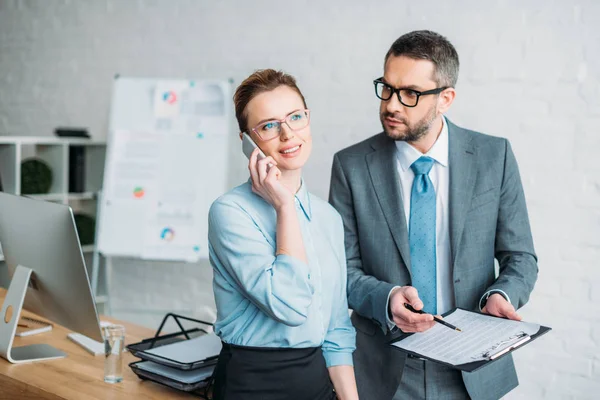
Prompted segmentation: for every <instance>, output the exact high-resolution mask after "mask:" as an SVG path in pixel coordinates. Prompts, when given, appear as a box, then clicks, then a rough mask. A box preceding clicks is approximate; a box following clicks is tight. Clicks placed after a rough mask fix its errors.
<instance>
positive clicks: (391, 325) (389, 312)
mask: <svg viewBox="0 0 600 400" xmlns="http://www.w3.org/2000/svg"><path fill="white" fill-rule="evenodd" d="M401 288H402V287H401V286H394V287H393V288H392V289H391V290H390V293H389V294H388V298H387V302H386V313H385V315H386V318H387V325H388V329H389V330H393V329H394V328H396V324H395V323H394V316H393V315H392V308H391V307H390V299H391V298H392V295H393V294H394V293H395V292H397V291H398V290H400V289H401Z"/></svg>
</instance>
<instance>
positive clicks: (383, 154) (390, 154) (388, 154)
mask: <svg viewBox="0 0 600 400" xmlns="http://www.w3.org/2000/svg"><path fill="white" fill-rule="evenodd" d="M372 147H373V148H374V149H375V150H376V151H374V152H373V153H370V154H368V155H367V157H366V161H367V167H368V169H369V174H370V176H371V182H372V184H373V188H374V189H375V193H376V195H377V199H378V200H379V205H380V206H381V209H382V210H383V214H384V216H385V219H386V221H387V224H388V226H389V228H390V231H391V232H392V237H393V238H394V242H395V243H396V247H398V250H399V251H400V255H401V256H402V259H403V260H404V264H405V265H406V267H407V268H408V271H409V273H410V248H409V245H408V229H407V225H406V217H405V215H404V205H403V204H402V196H401V189H400V182H399V177H398V171H397V167H396V146H395V145H394V142H393V140H391V139H389V138H387V136H385V134H384V133H382V134H381V135H380V137H379V140H378V141H376V142H374V143H373V146H372Z"/></svg>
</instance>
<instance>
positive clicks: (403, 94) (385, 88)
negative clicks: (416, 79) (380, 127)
mask: <svg viewBox="0 0 600 400" xmlns="http://www.w3.org/2000/svg"><path fill="white" fill-rule="evenodd" d="M373 84H374V85H375V95H376V96H377V97H378V98H380V99H381V100H383V101H388V100H389V99H391V98H392V96H393V95H394V93H396V94H397V95H398V100H400V103H402V104H403V105H405V106H406V107H416V106H417V104H418V103H419V97H421V96H426V95H428V94H438V93H441V92H443V91H444V90H446V89H448V88H449V86H444V87H440V88H436V89H431V90H426V91H424V92H419V91H418V90H413V89H403V88H400V89H396V88H393V87H391V86H390V85H388V84H387V83H385V82H384V81H383V78H379V79H375V80H374V81H373Z"/></svg>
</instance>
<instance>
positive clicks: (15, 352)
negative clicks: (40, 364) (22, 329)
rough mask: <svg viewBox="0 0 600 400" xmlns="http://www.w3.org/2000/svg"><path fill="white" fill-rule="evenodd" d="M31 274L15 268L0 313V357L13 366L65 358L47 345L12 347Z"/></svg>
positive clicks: (63, 354) (27, 270)
mask: <svg viewBox="0 0 600 400" xmlns="http://www.w3.org/2000/svg"><path fill="white" fill-rule="evenodd" d="M32 273H33V270H32V269H30V268H26V267H23V266H22V265H19V266H17V269H16V270H15V273H14V275H13V278H12V281H11V282H10V286H9V287H8V292H7V293H6V298H5V299H4V304H2V311H1V312H0V356H1V357H3V358H5V359H7V360H8V361H10V362H11V363H13V364H20V363H27V362H33V361H44V360H53V359H57V358H64V357H66V356H67V355H66V354H65V353H64V352H62V351H60V350H58V349H55V348H54V347H52V346H50V345H47V344H32V345H29V346H20V347H13V346H12V344H13V339H14V337H15V332H16V330H17V323H18V322H19V318H21V310H22V309H23V302H24V301H25V294H26V293H27V288H28V287H29V279H30V278H31V274H32Z"/></svg>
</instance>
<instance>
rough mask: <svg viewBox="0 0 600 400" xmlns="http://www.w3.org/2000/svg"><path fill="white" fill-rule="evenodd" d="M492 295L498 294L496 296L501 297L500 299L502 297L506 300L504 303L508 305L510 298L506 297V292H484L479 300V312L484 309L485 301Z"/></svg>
mask: <svg viewBox="0 0 600 400" xmlns="http://www.w3.org/2000/svg"><path fill="white" fill-rule="evenodd" d="M494 293H498V294H500V295H502V297H504V298H505V299H506V301H508V302H509V303H510V297H508V295H507V294H506V292H505V291H504V290H500V289H492V290H488V291H487V292H485V293H484V294H483V296H481V299H479V311H482V310H483V308H484V307H485V303H486V302H487V299H489V297H490V296H491V295H493V294H494ZM511 304H512V303H511Z"/></svg>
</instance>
